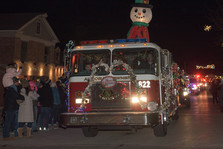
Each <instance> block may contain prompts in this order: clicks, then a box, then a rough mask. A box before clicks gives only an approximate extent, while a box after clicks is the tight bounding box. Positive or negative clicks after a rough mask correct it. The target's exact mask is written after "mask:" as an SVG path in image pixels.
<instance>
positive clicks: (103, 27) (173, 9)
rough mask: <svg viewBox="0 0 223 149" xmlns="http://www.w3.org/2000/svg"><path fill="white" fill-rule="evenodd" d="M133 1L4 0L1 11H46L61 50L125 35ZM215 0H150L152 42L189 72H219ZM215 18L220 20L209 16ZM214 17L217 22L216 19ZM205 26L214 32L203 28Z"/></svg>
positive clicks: (221, 54)
mask: <svg viewBox="0 0 223 149" xmlns="http://www.w3.org/2000/svg"><path fill="white" fill-rule="evenodd" d="M219 1H220V0H219ZM133 2H134V1H133V0H97V1H96V0H94V1H93V0H48V1H47V0H38V1H28V0H19V1H15V0H7V1H1V2H0V13H21V12H25V13H32V12H35V13H36V12H39V13H47V14H48V18H47V19H48V22H49V24H50V25H51V27H52V28H53V30H54V32H55V33H56V35H57V36H58V38H59V40H60V42H61V43H60V44H58V46H60V47H61V49H64V48H65V44H66V43H67V42H68V41H69V40H74V41H76V42H78V41H80V40H95V39H120V38H126V35H127V32H128V30H129V29H130V27H131V24H132V22H131V19H130V17H129V13H130V10H131V4H132V3H133ZM217 2H218V0H168V1H167V0H151V1H150V4H152V5H153V9H152V12H153V18H152V20H151V22H150V24H149V28H148V29H149V33H150V39H151V42H153V43H156V44H158V45H159V46H160V47H161V48H163V49H169V50H170V51H171V52H172V53H173V58H174V61H176V62H177V63H178V64H179V65H180V67H181V68H182V69H185V71H186V72H188V73H197V72H199V73H205V74H208V73H215V74H221V73H222V72H223V69H222V68H223V63H222V59H223V49H222V47H221V43H222V36H221V35H222V28H221V23H220V24H219V22H221V20H222V24H223V19H222V18H223V17H221V16H223V15H222V12H221V11H218V9H219V8H221V7H222V6H223V5H221V4H223V3H222V2H219V3H217ZM215 17H217V18H218V19H220V21H219V20H218V19H213V18H215ZM216 20H217V21H216ZM205 25H211V26H212V30H211V31H209V32H206V31H204V26H205ZM208 64H215V65H216V69H215V70H205V71H198V70H196V69H195V68H196V67H195V66H196V65H202V66H206V65H208Z"/></svg>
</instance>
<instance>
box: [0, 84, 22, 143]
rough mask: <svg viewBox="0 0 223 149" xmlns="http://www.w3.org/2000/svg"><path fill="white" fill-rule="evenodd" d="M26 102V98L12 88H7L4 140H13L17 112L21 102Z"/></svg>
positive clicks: (5, 93)
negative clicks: (11, 133) (11, 131)
mask: <svg viewBox="0 0 223 149" xmlns="http://www.w3.org/2000/svg"><path fill="white" fill-rule="evenodd" d="M22 100H24V97H23V96H22V95H20V94H19V93H18V92H16V91H15V90H14V88H12V87H7V88H5V92H4V112H5V121H4V127H3V140H6V141H8V140H13V138H12V137H10V130H11V129H13V128H15V126H12V125H15V117H16V112H17V111H18V109H19V102H18V101H22Z"/></svg>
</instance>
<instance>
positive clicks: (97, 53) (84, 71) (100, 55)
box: [71, 49, 111, 76]
mask: <svg viewBox="0 0 223 149" xmlns="http://www.w3.org/2000/svg"><path fill="white" fill-rule="evenodd" d="M110 54H111V51H110V50H108V49H100V50H82V51H74V52H73V53H72V59H71V62H72V70H71V75H75V76H90V75H91V73H92V66H93V65H96V64H98V63H99V62H100V61H101V60H102V61H103V62H104V63H106V64H108V65H109V66H110V57H111V55H110ZM97 69H98V70H97V73H96V75H108V74H109V72H106V71H105V68H104V67H99V68H97Z"/></svg>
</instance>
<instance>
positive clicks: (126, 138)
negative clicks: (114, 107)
mask: <svg viewBox="0 0 223 149" xmlns="http://www.w3.org/2000/svg"><path fill="white" fill-rule="evenodd" d="M222 126H223V113H222V112H221V111H220V107H219V104H216V103H215V104H214V103H213V102H212V96H211V95H210V94H208V93H207V92H206V91H203V92H201V94H199V95H192V96H191V107H190V108H186V107H183V106H182V107H181V108H180V109H179V119H178V120H177V121H172V122H171V123H170V125H169V126H168V132H167V136H166V137H161V138H157V137H155V136H154V134H153V130H152V129H151V128H147V129H140V130H138V131H137V132H129V131H100V132H99V134H98V135H97V136H96V137H93V138H86V137H84V136H83V134H82V130H81V129H79V128H76V129H73V128H68V129H62V128H59V129H56V130H50V131H44V132H43V131H42V132H37V133H34V134H33V137H32V138H26V137H24V138H22V139H18V138H16V139H15V140H13V141H3V140H2V138H1V139H0V148H1V149H9V148H29V149H30V148H39V149H45V148H54V149H59V148H63V149H65V148H84V149H87V148H93V149H105V148H106V149H107V148H120V149H125V148H126V149H127V148H128V149H135V148H138V149H141V148H151V149H162V148H165V149H182V148H183V149H184V148H186V149H209V148H212V149H220V148H223V142H222V137H223V136H222V135H223V129H222ZM1 136H2V130H1Z"/></svg>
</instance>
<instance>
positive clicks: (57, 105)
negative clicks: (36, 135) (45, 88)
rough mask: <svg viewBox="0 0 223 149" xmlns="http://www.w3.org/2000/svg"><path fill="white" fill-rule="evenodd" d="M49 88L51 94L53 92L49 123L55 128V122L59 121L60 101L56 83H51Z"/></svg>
mask: <svg viewBox="0 0 223 149" xmlns="http://www.w3.org/2000/svg"><path fill="white" fill-rule="evenodd" d="M51 89H52V94H53V108H52V113H51V114H52V116H51V119H50V124H51V125H52V126H53V127H54V128H57V123H59V121H58V119H59V114H60V109H61V103H60V101H61V100H60V94H59V90H58V88H57V85H56V83H54V82H53V83H51Z"/></svg>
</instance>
